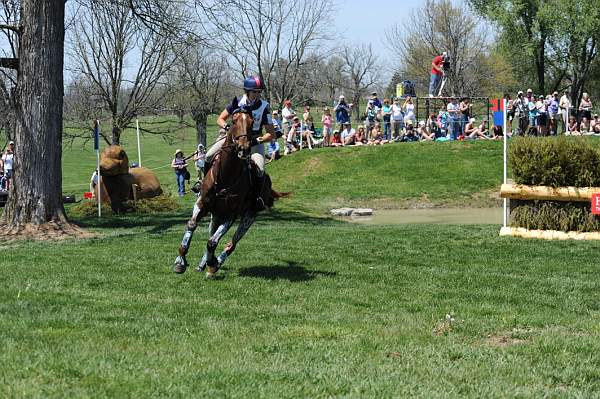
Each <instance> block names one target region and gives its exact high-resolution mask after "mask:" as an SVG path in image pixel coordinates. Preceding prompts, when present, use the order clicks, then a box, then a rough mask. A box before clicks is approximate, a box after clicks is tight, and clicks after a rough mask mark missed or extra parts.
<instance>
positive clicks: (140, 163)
mask: <svg viewBox="0 0 600 399" xmlns="http://www.w3.org/2000/svg"><path fill="white" fill-rule="evenodd" d="M135 129H136V131H137V147H138V149H137V150H138V166H139V167H142V149H141V147H140V122H139V121H138V119H137V118H135Z"/></svg>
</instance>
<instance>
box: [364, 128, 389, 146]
mask: <svg viewBox="0 0 600 399" xmlns="http://www.w3.org/2000/svg"><path fill="white" fill-rule="evenodd" d="M387 142H388V140H386V139H385V138H384V136H383V133H382V132H381V125H380V124H379V122H377V123H375V127H374V128H373V133H372V135H371V139H370V140H369V142H368V143H367V144H370V145H378V144H385V143H387Z"/></svg>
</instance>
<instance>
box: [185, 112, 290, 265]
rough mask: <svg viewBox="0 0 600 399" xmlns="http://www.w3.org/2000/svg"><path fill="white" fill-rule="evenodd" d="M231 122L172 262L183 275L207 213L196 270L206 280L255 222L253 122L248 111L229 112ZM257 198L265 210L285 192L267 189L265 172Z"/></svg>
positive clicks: (204, 180)
mask: <svg viewBox="0 0 600 399" xmlns="http://www.w3.org/2000/svg"><path fill="white" fill-rule="evenodd" d="M232 118H233V122H232V126H231V128H230V129H229V130H228V131H227V136H226V138H225V142H224V143H223V146H222V148H221V150H220V151H219V152H218V153H217V154H216V155H215V156H214V159H213V162H212V166H211V167H210V169H209V170H208V172H207V174H206V176H205V177H204V179H203V181H202V191H201V193H202V194H201V195H200V197H199V198H198V200H196V203H195V204H194V209H193V212H192V217H191V218H190V219H189V221H188V222H187V224H186V227H185V232H184V234H183V239H182V241H181V245H180V246H179V255H178V256H177V258H176V259H175V264H174V266H173V271H174V272H175V273H178V274H181V273H184V272H185V271H186V269H187V266H188V262H187V259H186V255H187V253H188V250H189V247H190V244H191V240H192V236H193V233H194V230H195V229H196V227H197V225H198V222H199V220H200V219H201V218H202V217H204V216H206V215H207V214H208V213H210V214H211V221H210V225H209V235H210V238H209V239H208V242H207V243H206V249H205V251H204V255H203V256H202V259H201V260H200V263H199V265H198V267H197V268H196V271H199V272H202V271H204V270H205V269H206V275H207V277H213V276H214V275H215V273H216V272H217V271H218V270H219V269H220V268H221V267H222V266H223V263H224V262H225V260H226V259H227V258H228V257H229V256H230V255H231V254H232V253H233V251H234V250H235V248H236V245H237V243H238V242H239V241H240V240H241V239H242V238H243V237H244V235H245V234H246V233H247V232H248V230H249V229H250V227H251V226H252V224H253V223H254V221H255V220H256V215H257V209H256V192H253V190H252V187H253V184H258V182H254V181H253V180H255V179H256V177H254V176H255V173H254V172H253V170H252V168H256V165H254V164H253V163H252V162H251V160H250V152H251V147H252V144H251V136H250V132H251V131H252V124H253V119H252V115H251V113H250V112H248V111H246V110H244V109H237V110H236V111H234V112H233V116H232ZM260 194H261V196H262V199H263V202H264V205H265V207H266V208H271V207H272V206H273V201H274V200H275V199H278V198H281V197H286V196H288V195H289V193H279V192H277V191H274V190H273V189H272V188H271V179H270V178H269V176H268V175H267V174H266V173H265V175H264V181H263V184H262V190H261V193H260ZM238 218H240V222H239V225H238V228H237V230H236V231H235V233H234V235H233V238H232V239H231V241H229V242H228V243H227V245H226V246H225V248H224V249H223V251H222V252H221V253H220V255H219V256H218V257H216V256H215V250H216V248H217V246H218V244H219V241H220V240H221V238H222V237H223V236H224V235H225V234H226V233H227V231H228V230H229V229H230V228H231V226H232V225H233V224H234V223H235V221H236V220H237V219H238Z"/></svg>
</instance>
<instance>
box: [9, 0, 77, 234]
mask: <svg viewBox="0 0 600 399" xmlns="http://www.w3.org/2000/svg"><path fill="white" fill-rule="evenodd" d="M64 11H65V2H64V0H22V2H21V37H20V48H19V55H20V62H19V71H18V76H17V88H16V101H15V102H16V115H15V116H16V131H15V158H14V169H13V171H14V178H13V184H12V185H11V187H10V192H9V199H8V203H7V205H6V209H5V210H4V213H3V214H2V223H3V224H4V226H3V228H0V230H1V231H2V234H3V235H12V236H24V237H32V236H35V235H36V233H37V234H40V235H41V236H42V237H46V238H47V237H50V238H52V237H54V236H53V235H52V234H49V233H52V232H54V233H57V234H59V235H64V234H72V233H73V232H75V231H78V229H77V228H74V227H73V226H71V225H69V224H68V223H67V219H66V216H65V211H64V208H63V204H62V192H61V187H62V167H61V158H62V115H63V58H64ZM61 233H62V234H61Z"/></svg>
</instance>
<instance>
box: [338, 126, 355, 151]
mask: <svg viewBox="0 0 600 399" xmlns="http://www.w3.org/2000/svg"><path fill="white" fill-rule="evenodd" d="M355 133H356V132H355V131H354V129H352V124H351V123H350V122H346V123H345V124H344V130H343V131H342V133H341V135H342V145H345V146H346V145H353V144H354V136H355Z"/></svg>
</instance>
